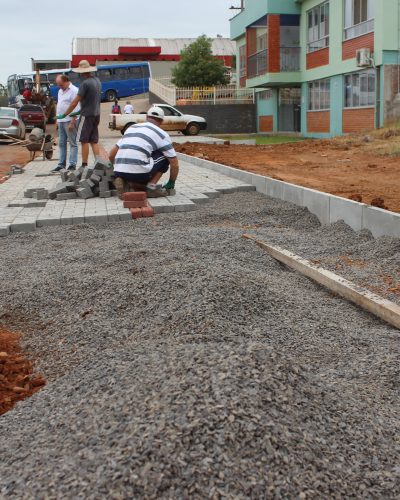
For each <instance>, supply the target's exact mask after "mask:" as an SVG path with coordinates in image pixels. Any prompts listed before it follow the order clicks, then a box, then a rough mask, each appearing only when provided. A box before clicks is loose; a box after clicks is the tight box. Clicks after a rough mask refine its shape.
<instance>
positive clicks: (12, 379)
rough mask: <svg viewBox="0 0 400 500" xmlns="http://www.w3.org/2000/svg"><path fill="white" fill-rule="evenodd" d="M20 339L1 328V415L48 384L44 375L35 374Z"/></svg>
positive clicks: (17, 335)
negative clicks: (23, 351) (22, 348)
mask: <svg viewBox="0 0 400 500" xmlns="http://www.w3.org/2000/svg"><path fill="white" fill-rule="evenodd" d="M20 339H21V336H20V335H19V334H17V333H11V332H9V331H7V330H4V329H3V328H2V327H1V326H0V415H2V414H3V413H6V412H7V411H9V410H11V409H12V408H13V407H14V406H15V405H16V403H17V402H18V401H22V400H23V399H25V398H27V397H29V396H31V395H32V394H34V393H35V392H37V391H38V390H39V389H40V388H41V387H43V386H44V385H45V383H46V381H45V379H44V378H43V376H42V375H40V374H34V373H33V365H32V363H31V362H30V361H29V360H28V359H27V358H26V357H25V356H24V355H23V353H22V351H21V347H20Z"/></svg>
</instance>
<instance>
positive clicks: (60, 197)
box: [57, 193, 77, 201]
mask: <svg viewBox="0 0 400 500" xmlns="http://www.w3.org/2000/svg"><path fill="white" fill-rule="evenodd" d="M76 197H77V194H76V193H61V194H58V195H57V200H58V201H63V200H73V199H74V198H76Z"/></svg>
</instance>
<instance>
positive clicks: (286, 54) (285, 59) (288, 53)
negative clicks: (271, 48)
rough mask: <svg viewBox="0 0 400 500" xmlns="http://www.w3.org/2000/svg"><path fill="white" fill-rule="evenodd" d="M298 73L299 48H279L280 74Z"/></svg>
mask: <svg viewBox="0 0 400 500" xmlns="http://www.w3.org/2000/svg"><path fill="white" fill-rule="evenodd" d="M284 71H300V47H281V72H284Z"/></svg>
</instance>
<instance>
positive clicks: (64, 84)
mask: <svg viewBox="0 0 400 500" xmlns="http://www.w3.org/2000/svg"><path fill="white" fill-rule="evenodd" d="M56 84H57V85H58V87H59V88H60V90H59V91H58V102H57V116H60V115H61V116H62V115H63V114H64V113H65V111H66V110H67V109H68V107H69V106H70V104H71V103H72V101H73V100H74V99H75V97H76V96H77V95H78V88H77V87H75V85H72V83H71V82H70V81H69V78H68V76H66V75H58V76H57V78H56ZM79 111H80V105H79V104H78V105H77V106H76V108H75V109H74V113H77V112H79ZM78 121H79V120H78V118H77V117H76V116H73V117H71V116H66V117H65V118H58V119H57V125H58V137H59V143H58V145H59V149H60V159H59V161H58V165H57V166H56V168H54V169H53V170H52V172H59V171H60V170H61V169H63V168H66V167H67V145H68V143H69V145H70V153H69V162H68V170H75V169H76V164H77V162H78V144H77V141H76V136H77V132H78Z"/></svg>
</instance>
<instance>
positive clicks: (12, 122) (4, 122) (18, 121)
mask: <svg viewBox="0 0 400 500" xmlns="http://www.w3.org/2000/svg"><path fill="white" fill-rule="evenodd" d="M2 136H3V139H4V140H7V137H6V136H10V137H12V138H14V139H22V140H23V139H25V123H24V122H23V120H22V118H21V116H20V114H19V111H18V109H15V108H0V139H2Z"/></svg>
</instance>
